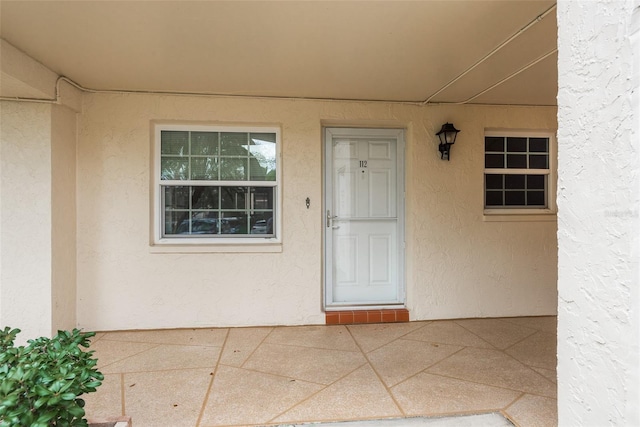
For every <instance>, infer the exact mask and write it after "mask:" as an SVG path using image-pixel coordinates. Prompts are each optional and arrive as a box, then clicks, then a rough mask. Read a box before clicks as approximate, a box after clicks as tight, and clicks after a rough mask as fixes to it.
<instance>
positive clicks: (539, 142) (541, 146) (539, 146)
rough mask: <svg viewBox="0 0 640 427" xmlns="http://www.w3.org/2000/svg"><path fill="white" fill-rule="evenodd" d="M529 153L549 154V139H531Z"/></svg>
mask: <svg viewBox="0 0 640 427" xmlns="http://www.w3.org/2000/svg"><path fill="white" fill-rule="evenodd" d="M529 151H531V152H534V153H548V152H549V138H529Z"/></svg>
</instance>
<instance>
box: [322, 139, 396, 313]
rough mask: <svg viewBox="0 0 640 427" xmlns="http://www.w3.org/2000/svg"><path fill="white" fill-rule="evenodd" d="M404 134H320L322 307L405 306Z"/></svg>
mask: <svg viewBox="0 0 640 427" xmlns="http://www.w3.org/2000/svg"><path fill="white" fill-rule="evenodd" d="M403 136H404V132H403V131H402V130H398V129H355V128H327V129H325V219H324V229H325V306H326V307H327V308H344V307H348V306H354V307H355V306H388V305H398V304H404V283H403V279H404V267H403V265H404V262H403V260H404V232H403V230H404V221H403V220H404V197H403V195H404V180H403V174H402V173H400V172H402V166H403V164H404V156H403V153H404V138H403Z"/></svg>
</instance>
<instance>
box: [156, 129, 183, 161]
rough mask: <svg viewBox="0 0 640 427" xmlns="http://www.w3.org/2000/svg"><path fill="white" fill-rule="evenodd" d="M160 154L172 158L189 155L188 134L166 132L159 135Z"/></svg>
mask: <svg viewBox="0 0 640 427" xmlns="http://www.w3.org/2000/svg"><path fill="white" fill-rule="evenodd" d="M160 145H161V147H160V152H161V154H170V155H174V156H187V155H188V154H189V132H186V131H167V130H163V131H162V132H161V133H160Z"/></svg>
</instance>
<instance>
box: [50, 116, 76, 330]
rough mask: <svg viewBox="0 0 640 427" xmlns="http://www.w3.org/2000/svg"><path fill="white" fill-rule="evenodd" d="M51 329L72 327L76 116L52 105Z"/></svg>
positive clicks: (74, 276)
mask: <svg viewBox="0 0 640 427" xmlns="http://www.w3.org/2000/svg"><path fill="white" fill-rule="evenodd" d="M51 225H52V229H51V260H52V262H51V299H52V300H51V305H52V307H53V310H52V329H53V330H54V331H56V330H58V329H72V328H74V327H75V326H76V113H75V112H74V111H72V110H70V109H69V108H67V107H63V106H59V105H56V106H54V107H53V109H52V121H51Z"/></svg>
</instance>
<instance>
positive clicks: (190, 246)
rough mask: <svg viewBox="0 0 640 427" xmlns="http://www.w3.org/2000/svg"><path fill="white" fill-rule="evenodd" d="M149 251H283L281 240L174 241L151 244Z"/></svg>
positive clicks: (170, 252) (171, 252)
mask: <svg viewBox="0 0 640 427" xmlns="http://www.w3.org/2000/svg"><path fill="white" fill-rule="evenodd" d="M149 252H151V253H155V254H193V253H278V252H282V243H281V242H269V243H253V242H251V243H249V242H247V243H210V244H206V243H198V242H195V243H174V242H164V243H155V244H151V246H150V247H149Z"/></svg>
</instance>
